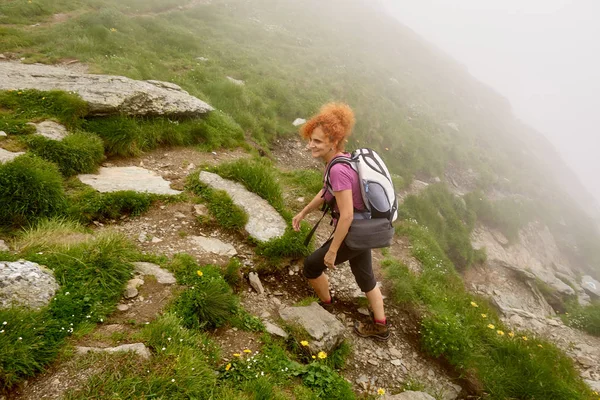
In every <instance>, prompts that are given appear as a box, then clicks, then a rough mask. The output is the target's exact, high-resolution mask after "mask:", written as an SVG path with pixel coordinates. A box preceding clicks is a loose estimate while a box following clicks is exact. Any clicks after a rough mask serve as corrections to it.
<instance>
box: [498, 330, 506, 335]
mask: <svg viewBox="0 0 600 400" xmlns="http://www.w3.org/2000/svg"><path fill="white" fill-rule="evenodd" d="M496 333H498V335H500V336H504V332H503V331H501V330H497V331H496Z"/></svg>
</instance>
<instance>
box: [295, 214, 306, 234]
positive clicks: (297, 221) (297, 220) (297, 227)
mask: <svg viewBox="0 0 600 400" xmlns="http://www.w3.org/2000/svg"><path fill="white" fill-rule="evenodd" d="M303 219H304V213H303V212H302V211H300V212H299V213H298V214H296V216H295V217H294V218H293V219H292V228H294V230H295V231H296V232H298V231H299V230H300V221H302V220H303Z"/></svg>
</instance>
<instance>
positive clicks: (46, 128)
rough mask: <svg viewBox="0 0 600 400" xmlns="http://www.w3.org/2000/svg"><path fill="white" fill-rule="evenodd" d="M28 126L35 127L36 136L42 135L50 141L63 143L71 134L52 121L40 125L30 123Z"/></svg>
mask: <svg viewBox="0 0 600 400" xmlns="http://www.w3.org/2000/svg"><path fill="white" fill-rule="evenodd" d="M27 125H33V126H35V130H36V134H38V135H42V136H43V137H45V138H47V139H50V140H57V141H61V140H63V139H64V138H66V137H67V135H68V134H69V132H67V128H65V127H64V126H62V125H61V124H59V123H56V122H54V121H50V120H46V121H42V122H40V123H39V124H36V123H34V122H28V123H27Z"/></svg>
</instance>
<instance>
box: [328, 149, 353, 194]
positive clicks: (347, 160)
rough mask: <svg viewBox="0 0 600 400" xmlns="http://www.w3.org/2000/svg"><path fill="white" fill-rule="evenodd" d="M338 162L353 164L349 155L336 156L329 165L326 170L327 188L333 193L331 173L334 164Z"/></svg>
mask: <svg viewBox="0 0 600 400" xmlns="http://www.w3.org/2000/svg"><path fill="white" fill-rule="evenodd" d="M337 164H346V165H350V166H352V161H351V159H350V158H349V157H345V156H342V157H336V158H334V159H333V160H332V161H331V162H330V163H329V166H328V167H327V170H326V171H325V189H326V190H327V191H329V193H331V194H333V189H332V187H331V182H329V173H330V172H331V168H333V166H334V165H337Z"/></svg>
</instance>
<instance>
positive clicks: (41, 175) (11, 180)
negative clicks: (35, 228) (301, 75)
mask: <svg viewBox="0 0 600 400" xmlns="http://www.w3.org/2000/svg"><path fill="white" fill-rule="evenodd" d="M0 204H2V207H0V226H2V225H3V226H23V225H26V224H27V223H34V222H35V221H37V220H38V219H41V218H48V217H52V216H54V215H58V214H61V213H63V212H64V211H65V209H66V199H65V194H64V192H63V187H62V176H61V174H60V172H59V171H58V168H57V167H56V166H55V165H54V164H52V163H49V162H47V161H44V160H42V159H41V158H39V157H36V156H33V155H28V154H25V155H22V156H19V157H17V158H15V159H14V160H12V161H10V162H7V163H3V164H0Z"/></svg>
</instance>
